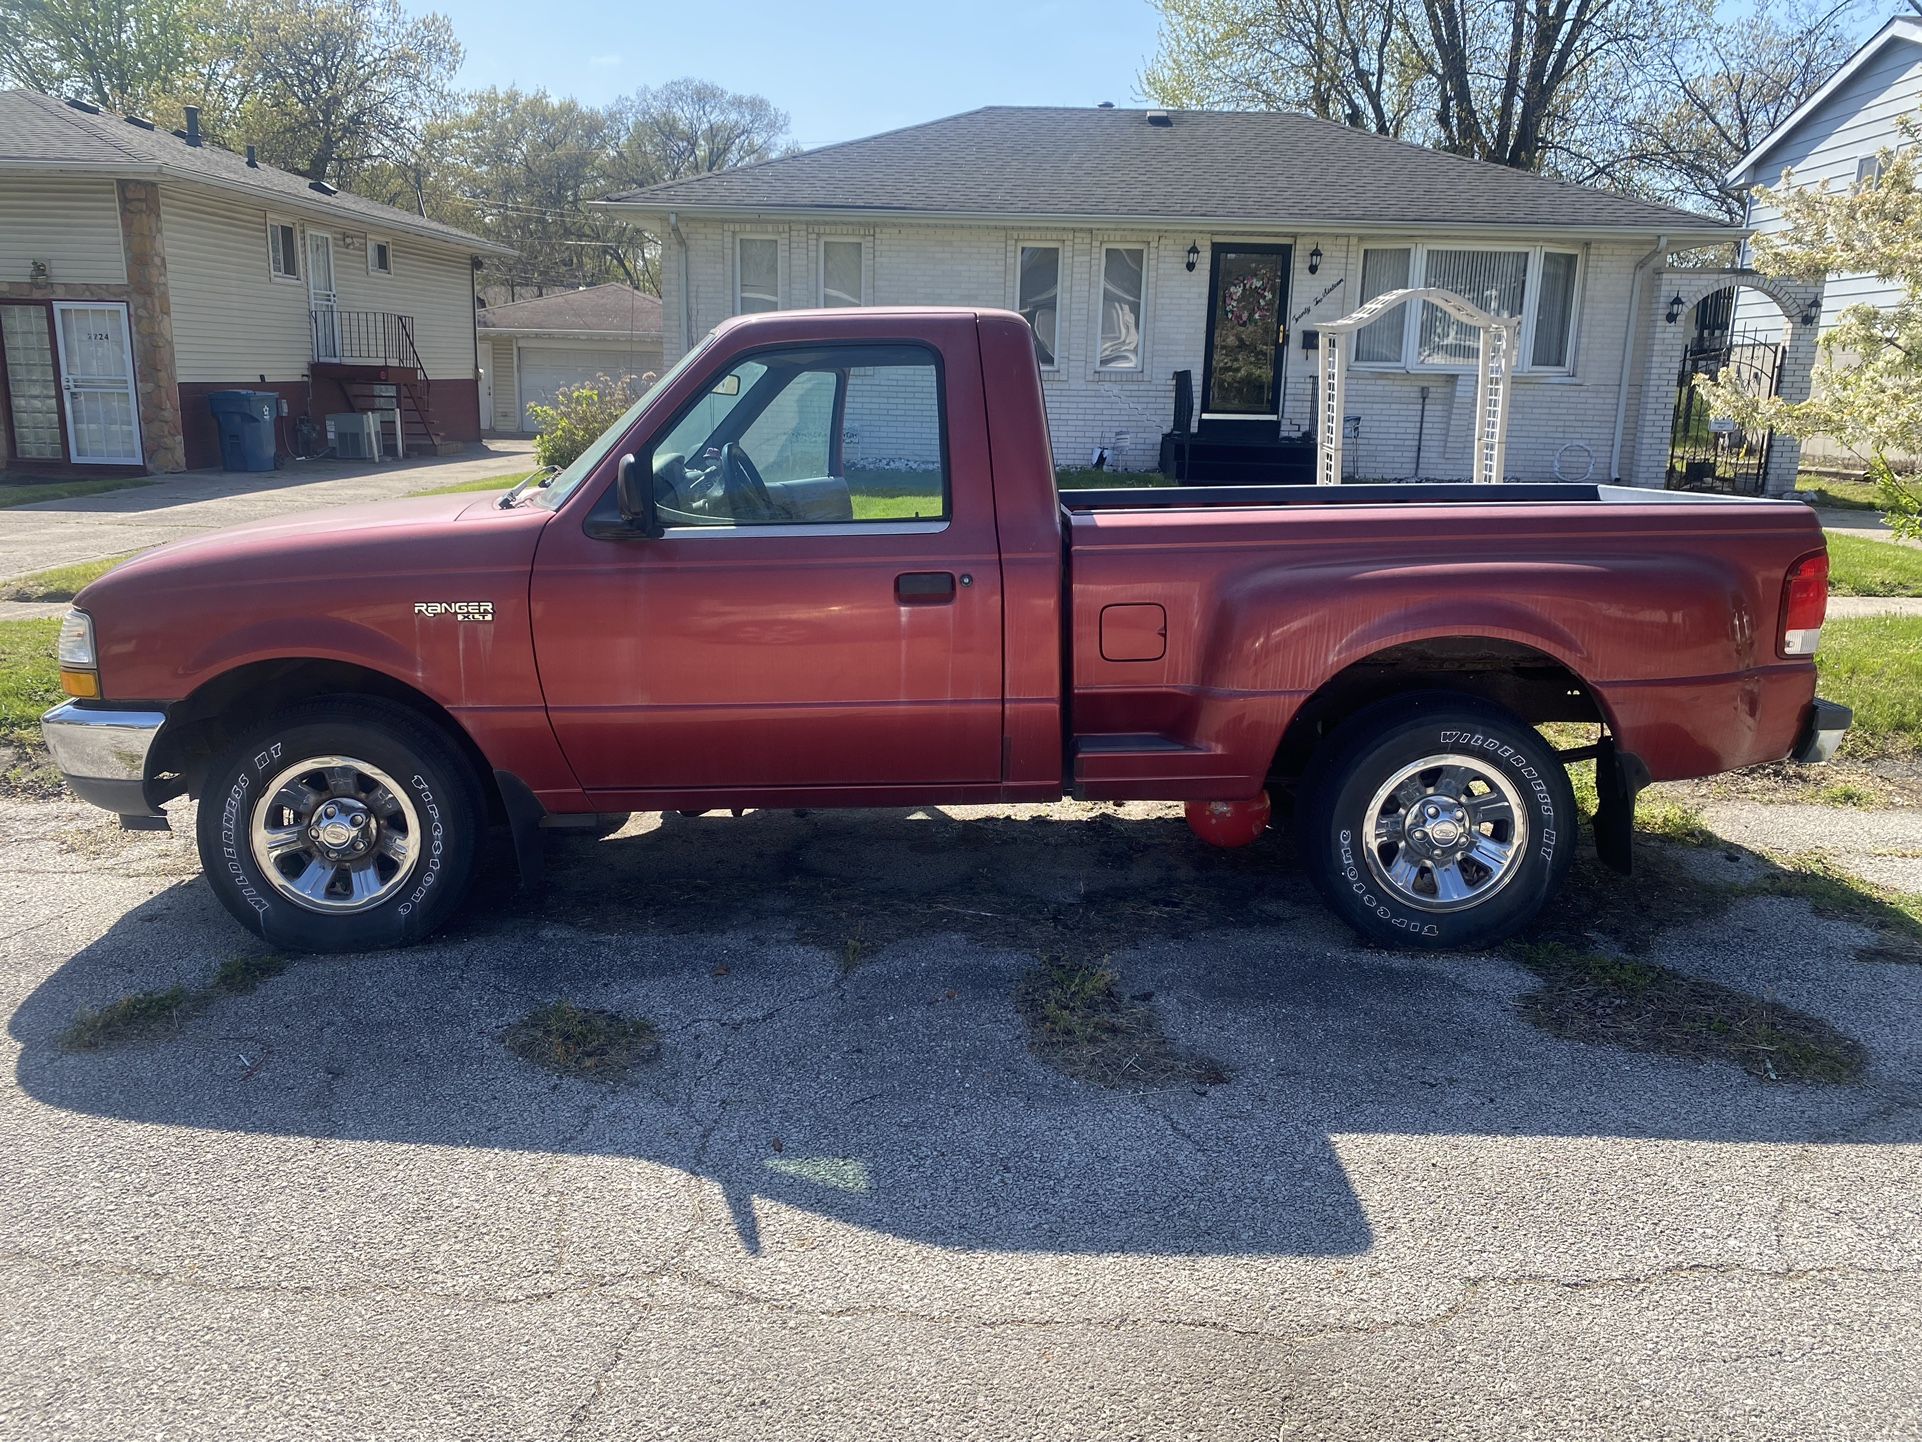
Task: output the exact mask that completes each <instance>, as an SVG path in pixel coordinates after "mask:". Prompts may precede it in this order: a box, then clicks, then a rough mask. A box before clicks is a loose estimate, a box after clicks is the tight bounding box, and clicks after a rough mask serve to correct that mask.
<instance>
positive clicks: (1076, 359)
mask: <svg viewBox="0 0 1922 1442" xmlns="http://www.w3.org/2000/svg"><path fill="white" fill-rule="evenodd" d="M682 226H683V229H684V231H685V233H686V235H687V239H688V244H689V255H688V258H687V259H688V276H689V280H690V283H691V284H690V287H689V289H690V291H691V296H690V297H689V299H691V312H692V320H693V330H692V334H693V337H694V338H697V339H698V338H699V337H700V336H701V335H703V334H705V333H706V332H707V331H708V330H709V329H711V328H712V327H713V326H714V325H716V324H718V323H719V322H720V321H721V320H723V319H725V318H726V317H727V316H728V315H729V314H731V313H732V311H733V306H734V295H733V264H732V242H733V238H734V237H735V236H736V235H738V234H742V233H745V234H756V235H770V234H771V235H775V236H777V238H779V239H780V241H781V255H782V264H781V285H782V291H781V304H782V306H783V308H795V307H801V306H808V305H814V304H816V303H817V301H816V298H815V294H814V291H815V287H816V281H815V277H814V275H813V273H812V270H811V268H810V267H809V266H808V265H807V264H806V263H803V264H801V265H798V266H796V265H791V264H790V263H789V259H788V258H789V257H791V256H800V257H806V256H809V255H811V254H813V253H814V251H815V247H816V244H817V243H818V237H815V236H811V235H810V232H809V229H808V228H807V227H803V226H798V225H795V226H789V225H780V226H766V227H744V228H733V227H725V226H721V225H719V224H702V223H699V222H695V223H689V222H688V221H687V219H686V218H685V217H683V220H682ZM824 229H825V230H826V232H827V233H833V234H847V233H850V232H848V231H847V229H846V228H845V227H832V228H824ZM861 234H862V235H863V237H864V238H865V239H866V240H867V242H868V247H869V252H870V253H869V257H868V266H869V272H870V275H871V276H872V295H871V296H870V300H871V302H872V303H873V304H875V305H972V306H991V307H996V308H1010V307H1012V306H1013V304H1014V300H1015V296H1014V283H1015V282H1014V275H1015V264H1016V252H1017V249H1018V246H1019V244H1020V243H1021V242H1022V241H1050V242H1058V243H1059V244H1061V246H1062V247H1063V257H1062V261H1063V267H1062V275H1063V285H1064V287H1065V291H1066V294H1065V295H1064V297H1063V299H1062V309H1061V319H1060V323H1059V331H1058V344H1057V349H1058V352H1059V364H1058V366H1057V367H1056V369H1055V370H1053V371H1051V372H1048V373H1047V375H1046V379H1045V385H1044V389H1045V392H1046V395H1047V402H1048V419H1049V430H1050V432H1051V435H1052V438H1053V442H1054V448H1055V459H1056V461H1057V463H1059V464H1061V465H1074V466H1079V465H1085V464H1086V463H1087V461H1088V459H1089V456H1090V454H1091V453H1092V452H1093V450H1094V449H1095V447H1097V446H1102V447H1106V448H1108V449H1109V451H1110V452H1111V454H1112V456H1113V462H1112V463H1113V464H1114V465H1115V466H1117V467H1118V468H1122V469H1130V470H1133V469H1151V468H1153V466H1154V465H1155V464H1156V461H1157V459H1158V452H1159V446H1160V440H1161V434H1162V432H1163V431H1165V430H1167V429H1168V428H1169V426H1170V425H1171V424H1172V421H1173V415H1174V373H1175V372H1176V371H1178V370H1188V371H1192V372H1193V373H1194V379H1195V385H1196V388H1197V391H1199V389H1200V386H1201V381H1202V360H1203V355H1202V352H1203V348H1204V345H1205V340H1206V335H1207V311H1208V274H1209V251H1210V247H1211V246H1212V245H1231V244H1232V243H1233V242H1234V240H1236V239H1241V240H1245V241H1251V242H1252V241H1262V242H1266V243H1273V242H1275V241H1277V240H1288V239H1289V237H1286V236H1280V237H1277V236H1254V235H1246V236H1239V237H1237V236H1235V235H1233V234H1232V233H1229V232H1221V233H1216V234H1213V235H1211V234H1209V233H1207V232H1188V231H1181V232H1172V231H1169V232H1161V233H1154V232H1125V231H1098V230H1085V229H1083V230H1060V229H1052V228H1047V227H1036V228H1033V229H1028V230H1021V231H1013V230H1005V229H1000V228H995V227H989V226H948V227H934V226H925V227H877V228H874V229H872V230H868V231H864V232H861ZM1425 239H1427V240H1429V241H1431V242H1441V241H1447V242H1449V243H1453V244H1459V245H1463V246H1470V247H1472V246H1474V245H1476V244H1477V243H1478V242H1479V243H1481V244H1488V245H1510V246H1512V245H1515V244H1526V243H1528V242H1529V239H1530V238H1529V237H1525V236H1521V237H1518V236H1515V235H1513V234H1507V235H1502V236H1500V237H1499V238H1495V237H1489V236H1482V237H1475V236H1452V237H1445V236H1439V235H1438V236H1433V237H1425ZM1190 242H1194V243H1196V244H1198V245H1199V247H1200V250H1201V256H1200V260H1199V263H1198V264H1197V265H1196V266H1195V269H1194V270H1193V271H1190V270H1188V268H1187V264H1186V255H1187V249H1188V246H1189V244H1190ZM1104 243H1117V244H1130V245H1146V246H1147V247H1148V252H1149V253H1148V268H1147V277H1146V281H1145V286H1146V291H1147V296H1146V315H1145V317H1144V322H1143V341H1144V356H1143V365H1142V367H1141V369H1140V370H1139V371H1136V372H1124V373H1120V374H1115V373H1097V371H1096V368H1095V354H1096V335H1095V326H1096V324H1097V311H1096V307H1095V305H1094V304H1093V295H1094V281H1095V274H1096V266H1097V265H1098V259H1097V257H1098V256H1099V253H1100V246H1101V245H1102V244H1104ZM1317 245H1319V246H1320V247H1321V250H1322V252H1323V258H1322V262H1321V266H1320V269H1319V271H1318V272H1317V273H1316V274H1315V275H1313V276H1310V275H1309V274H1308V271H1307V265H1308V252H1309V251H1310V250H1311V249H1313V248H1314V247H1315V246H1317ZM1294 247H1295V249H1294V273H1293V275H1292V277H1291V280H1290V286H1289V300H1288V315H1289V322H1290V323H1289V341H1288V347H1287V356H1286V360H1285V369H1284V382H1283V419H1282V429H1283V430H1284V431H1292V430H1294V429H1296V428H1306V427H1307V426H1308V425H1309V424H1310V423H1311V417H1312V406H1313V395H1314V385H1315V358H1316V357H1315V353H1314V352H1304V351H1303V350H1302V349H1301V346H1300V333H1301V331H1302V330H1303V329H1305V328H1307V329H1312V328H1314V327H1316V326H1317V325H1318V324H1319V323H1321V322H1325V321H1329V320H1333V319H1336V318H1337V317H1339V316H1341V315H1344V314H1346V313H1347V312H1349V311H1351V310H1353V309H1355V306H1356V298H1355V294H1354V288H1355V286H1356V284H1357V279H1358V270H1359V266H1360V260H1361V241H1360V238H1358V237H1350V236H1342V235H1333V234H1329V233H1327V232H1313V231H1303V232H1301V233H1300V234H1299V235H1298V236H1297V237H1294ZM1647 249H1648V246H1647V245H1646V244H1641V243H1627V242H1621V243H1597V244H1592V245H1589V246H1586V247H1584V248H1583V252H1582V254H1583V265H1582V275H1581V281H1580V293H1579V295H1578V298H1577V317H1576V327H1577V330H1576V339H1575V365H1574V371H1573V374H1572V375H1555V376H1548V375H1543V376H1524V377H1522V378H1521V379H1519V380H1518V381H1517V382H1516V385H1515V389H1514V392H1513V409H1512V411H1511V421H1510V427H1509V451H1508V455H1509V470H1510V472H1511V474H1512V475H1514V476H1516V477H1519V478H1521V479H1525V480H1548V479H1553V478H1554V475H1555V465H1556V458H1557V455H1558V453H1560V454H1561V458H1562V469H1563V474H1564V475H1566V476H1567V477H1568V478H1569V479H1579V478H1581V477H1582V476H1583V475H1584V472H1589V478H1590V479H1595V480H1607V479H1609V477H1608V474H1607V472H1608V468H1609V458H1610V452H1611V448H1612V445H1613V439H1614V432H1615V408H1616V398H1617V393H1618V387H1619V384H1620V380H1621V374H1622V346H1623V341H1624V335H1625V326H1626V324H1627V310H1628V300H1629V282H1630V273H1631V271H1632V269H1633V267H1634V265H1635V262H1636V261H1637V260H1638V259H1640V258H1641V256H1642V255H1644V254H1646V252H1647ZM662 281H663V284H662V309H663V314H664V317H665V324H666V332H667V334H666V338H665V350H666V356H665V359H666V360H667V361H669V362H671V361H673V360H675V359H676V358H677V357H678V356H679V355H680V353H681V350H682V345H681V337H680V327H681V324H682V316H683V299H684V298H683V293H682V286H681V271H680V256H679V254H678V251H677V249H676V248H675V247H674V246H672V245H670V246H669V248H668V250H667V252H666V254H665V255H664V257H663V266H662ZM1643 299H1644V304H1645V305H1646V303H1647V299H1648V298H1647V296H1646V295H1645V296H1644V298H1643ZM1304 312H1305V313H1304ZM1349 386H1350V390H1349V396H1350V402H1349V405H1348V411H1349V413H1350V414H1351V415H1355V416H1359V417H1360V420H1361V436H1360V441H1359V444H1358V445H1357V444H1355V443H1353V442H1351V443H1350V446H1349V454H1350V456H1351V457H1352V458H1353V460H1352V462H1351V467H1352V469H1354V471H1355V472H1356V473H1357V474H1359V475H1363V476H1367V477H1390V478H1399V477H1403V476H1407V475H1410V474H1412V473H1413V472H1414V470H1415V451H1416V441H1417V433H1418V432H1419V434H1420V443H1421V473H1422V474H1423V475H1424V476H1427V477H1429V478H1431V479H1451V478H1452V479H1465V478H1466V477H1467V475H1468V471H1469V465H1470V447H1469V438H1468V434H1467V427H1468V411H1469V410H1470V409H1471V407H1472V400H1473V389H1474V384H1473V378H1472V377H1457V376H1456V375H1454V374H1451V373H1444V372H1434V371H1416V372H1406V371H1403V372H1380V371H1377V372H1363V371H1354V372H1351V373H1350V381H1349ZM1424 387H1426V388H1427V390H1428V398H1427V404H1426V413H1425V415H1424V412H1423V402H1422V396H1421V392H1422V389H1423V388H1424ZM1197 400H1199V397H1197ZM1571 443H1573V444H1571ZM1583 448H1586V454H1584V450H1583ZM1631 479H1635V480H1639V481H1642V482H1644V483H1647V484H1660V481H1661V476H1660V473H1659V470H1657V472H1656V473H1655V474H1654V475H1653V476H1639V475H1638V476H1635V477H1632V478H1631Z"/></svg>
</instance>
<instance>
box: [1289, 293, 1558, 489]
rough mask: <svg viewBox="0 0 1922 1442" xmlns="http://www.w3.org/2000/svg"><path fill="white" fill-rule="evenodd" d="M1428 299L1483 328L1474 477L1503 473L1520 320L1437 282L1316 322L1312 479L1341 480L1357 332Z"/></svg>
mask: <svg viewBox="0 0 1922 1442" xmlns="http://www.w3.org/2000/svg"><path fill="white" fill-rule="evenodd" d="M1411 300H1414V301H1422V300H1425V301H1427V302H1428V303H1429V304H1430V305H1433V306H1436V307H1438V308H1439V309H1441V310H1443V311H1446V312H1447V313H1448V314H1449V315H1451V316H1453V317H1454V318H1455V319H1456V320H1458V321H1461V322H1462V323H1463V324H1464V325H1472V326H1474V327H1475V328H1476V329H1477V330H1479V331H1480V332H1481V346H1480V353H1479V358H1478V360H1477V362H1476V368H1475V469H1474V475H1473V477H1472V478H1473V479H1474V480H1477V481H1499V480H1501V478H1502V453H1503V451H1505V450H1506V449H1507V446H1508V374H1509V371H1510V370H1511V369H1512V368H1513V366H1514V364H1515V346H1516V342H1517V337H1518V335H1519V333H1520V329H1521V322H1520V321H1519V320H1516V319H1513V318H1509V317H1504V316H1498V315H1494V314H1492V313H1490V312H1489V311H1485V310H1483V309H1482V308H1481V307H1480V306H1478V305H1476V304H1475V303H1474V302H1472V301H1469V300H1466V299H1464V298H1463V297H1461V296H1459V295H1456V294H1455V292H1454V291H1452V290H1442V289H1441V288H1439V287H1437V286H1416V287H1413V288H1411V289H1408V290H1391V291H1385V292H1383V293H1382V294H1381V295H1378V296H1376V297H1375V298H1374V299H1373V300H1371V301H1369V302H1368V304H1366V305H1364V306H1363V307H1362V308H1361V309H1360V310H1357V311H1353V312H1351V313H1350V314H1348V315H1345V316H1343V317H1342V318H1341V319H1340V320H1332V321H1328V322H1327V323H1325V324H1323V325H1322V326H1320V327H1319V329H1320V331H1321V414H1320V416H1319V417H1318V418H1317V423H1316V436H1315V441H1316V445H1315V480H1316V483H1317V484H1319V485H1324V486H1338V485H1340V484H1341V444H1342V424H1341V418H1342V406H1343V395H1342V393H1343V391H1344V389H1345V387H1346V382H1347V376H1348V351H1349V348H1350V347H1351V345H1352V344H1353V342H1352V341H1351V339H1350V337H1352V336H1353V335H1354V334H1355V332H1356V331H1358V330H1360V329H1362V328H1363V327H1364V326H1367V325H1371V324H1373V323H1374V322H1375V321H1378V320H1380V319H1381V318H1382V317H1383V316H1385V315H1387V314H1388V313H1389V312H1391V311H1393V310H1394V309H1396V308H1397V307H1398V306H1402V305H1406V304H1407V303H1408V302H1409V301H1411Z"/></svg>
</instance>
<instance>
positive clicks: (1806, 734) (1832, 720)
mask: <svg viewBox="0 0 1922 1442" xmlns="http://www.w3.org/2000/svg"><path fill="white" fill-rule="evenodd" d="M1854 720H1855V713H1854V712H1853V711H1851V710H1849V708H1848V707H1846V706H1838V705H1837V704H1836V703H1835V702H1833V701H1824V700H1823V699H1822V698H1821V697H1820V696H1817V697H1816V698H1815V700H1814V701H1812V702H1810V703H1809V714H1808V717H1807V719H1806V720H1804V721H1803V722H1802V739H1801V740H1799V741H1797V742H1796V743H1795V750H1794V751H1792V752H1790V753H1789V754H1790V755H1791V756H1793V757H1794V758H1795V759H1796V760H1797V761H1800V762H1801V763H1802V764H1803V765H1804V766H1814V765H1819V764H1820V763H1822V762H1824V761H1827V760H1828V759H1829V758H1830V757H1831V756H1833V755H1835V748H1836V747H1838V746H1840V745H1841V744H1842V738H1843V737H1844V736H1846V735H1848V734H1849V723H1851V722H1852V721H1854Z"/></svg>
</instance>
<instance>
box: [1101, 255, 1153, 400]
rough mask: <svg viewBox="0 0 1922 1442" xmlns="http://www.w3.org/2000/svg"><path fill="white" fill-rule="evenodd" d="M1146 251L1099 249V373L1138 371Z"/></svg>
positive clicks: (1146, 262) (1139, 365)
mask: <svg viewBox="0 0 1922 1442" xmlns="http://www.w3.org/2000/svg"><path fill="white" fill-rule="evenodd" d="M1147 269H1148V251H1147V247H1145V246H1140V245H1104V246H1103V247H1102V248H1101V331H1100V334H1099V335H1098V336H1097V337H1096V342H1097V345H1096V350H1095V355H1096V358H1097V359H1096V364H1097V367H1098V368H1099V369H1101V370H1108V371H1134V370H1140V369H1141V320H1142V307H1143V301H1144V297H1145V295H1146V293H1147V292H1146V290H1145V285H1146V275H1147Z"/></svg>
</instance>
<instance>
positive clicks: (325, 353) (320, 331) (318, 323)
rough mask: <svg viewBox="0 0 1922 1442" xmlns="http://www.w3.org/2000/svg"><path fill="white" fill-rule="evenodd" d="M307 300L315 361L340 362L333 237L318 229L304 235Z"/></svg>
mask: <svg viewBox="0 0 1922 1442" xmlns="http://www.w3.org/2000/svg"><path fill="white" fill-rule="evenodd" d="M307 299H308V301H309V303H310V304H312V306H313V308H314V359H315V360H317V361H337V360H339V359H340V318H339V316H338V315H337V314H336V312H335V306H336V304H337V303H338V302H339V300H340V293H339V292H338V291H336V290H335V289H334V238H333V237H332V236H331V235H327V234H325V233H323V232H321V231H318V230H310V231H308V232H307Z"/></svg>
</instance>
